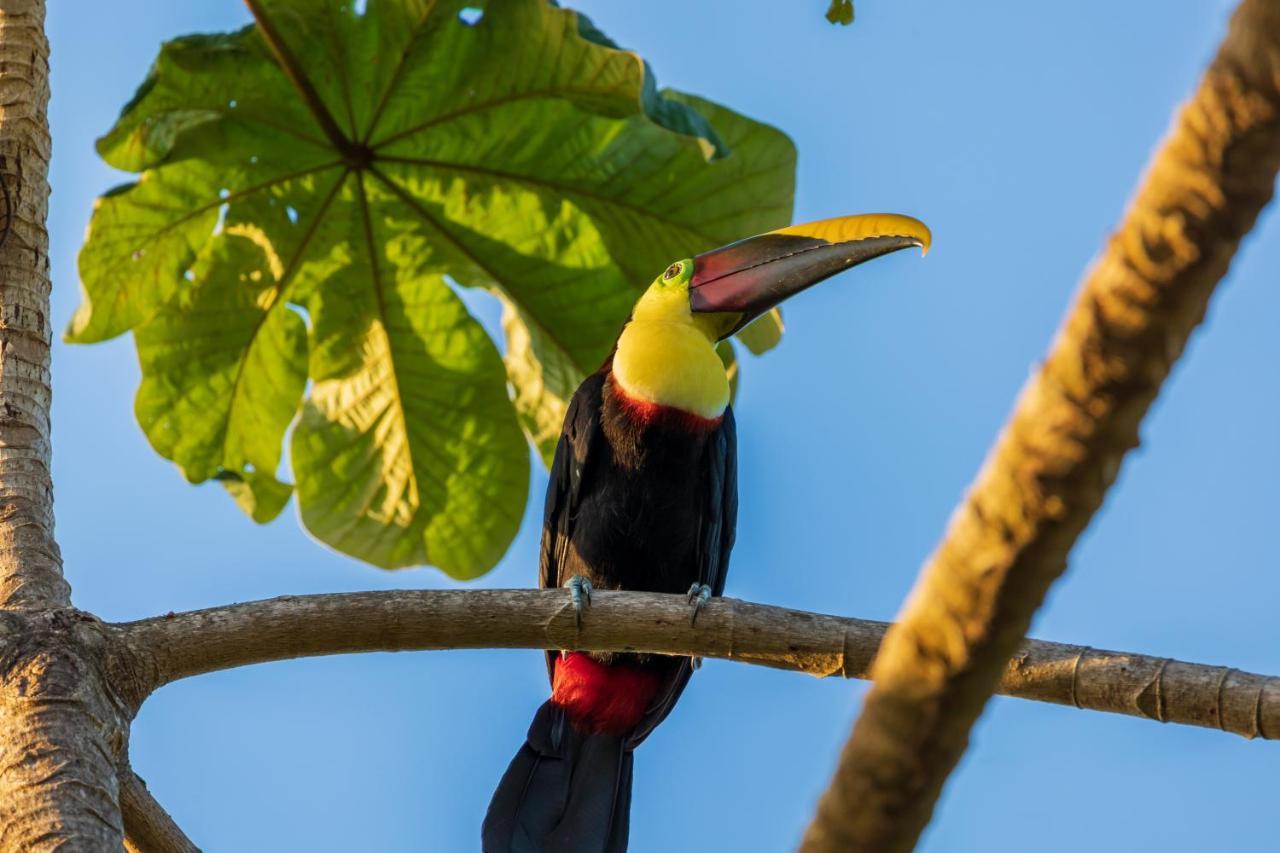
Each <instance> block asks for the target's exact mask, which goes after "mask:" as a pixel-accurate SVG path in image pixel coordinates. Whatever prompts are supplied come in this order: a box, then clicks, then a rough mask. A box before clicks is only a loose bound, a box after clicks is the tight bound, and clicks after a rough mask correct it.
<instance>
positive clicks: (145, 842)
mask: <svg viewBox="0 0 1280 853" xmlns="http://www.w3.org/2000/svg"><path fill="white" fill-rule="evenodd" d="M120 812H121V814H122V815H123V817H124V835H125V839H124V845H125V849H126V850H128V851H130V853H200V848H199V847H197V846H195V844H193V843H192V842H191V839H190V838H187V836H186V834H185V833H183V831H182V830H181V829H179V828H178V825H177V824H176V823H174V822H173V818H171V817H169V813H168V812H166V811H165V810H164V808H163V807H162V806H161V805H160V804H159V803H157V802H156V800H155V797H153V796H151V792H150V791H148V790H147V783H146V782H144V781H142V779H141V778H139V776H138V774H136V773H134V772H133V770H131V769H130V768H129V767H128V765H126V766H124V767H122V768H121V769H120Z"/></svg>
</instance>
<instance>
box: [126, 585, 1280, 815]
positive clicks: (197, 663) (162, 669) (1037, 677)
mask: <svg viewBox="0 0 1280 853" xmlns="http://www.w3.org/2000/svg"><path fill="white" fill-rule="evenodd" d="M888 627H889V626H888V625H887V624H886V623H884V622H872V621H868V620H864V619H846V618H841V617H838V616H824V615H822V614H818V613H806V612H804V611H799V610H787V609H785V608H781V607H769V606H767V605H762V604H750V603H748V602H745V601H738V600H737V599H733V598H717V599H713V600H712V601H711V602H710V604H708V605H707V608H706V609H705V610H704V611H703V612H702V613H701V614H700V615H699V616H698V624H697V627H696V628H695V627H693V626H691V625H690V624H689V606H688V603H687V602H686V600H685V597H684V596H679V595H661V594H657V593H637V592H606V591H600V592H596V593H594V594H593V595H592V605H591V609H590V610H589V611H587V613H586V614H585V616H584V619H583V625H582V629H581V630H580V631H579V630H578V629H577V627H576V625H575V620H574V616H573V610H572V607H571V606H570V603H569V595H568V593H567V592H566V591H564V590H476V591H467V592H461V591H443V592H442V591H400V592H361V593H344V594H336V595H310V596H301V597H286V598H274V599H270V600H268V601H254V602H249V603H246V604H233V605H230V606H227V607H215V608H211V609H209V610H197V611H194V612H190V613H178V614H170V615H167V616H161V617H158V618H155V619H146V620H143V621H141V622H130V623H126V624H122V625H113V626H109V627H108V631H109V632H110V634H111V635H112V637H113V640H114V643H115V648H116V652H115V654H116V655H117V656H119V657H120V658H122V659H123V660H124V661H126V663H123V664H121V665H118V666H116V667H114V669H115V670H116V671H118V672H121V673H127V674H128V677H129V678H131V679H132V680H133V686H132V687H131V689H132V690H133V691H134V693H135V695H136V696H138V697H139V701H141V697H143V696H145V695H146V694H147V693H149V692H151V691H152V690H155V689H156V688H158V687H160V686H161V685H164V684H167V683H169V682H171V681H175V680H177V679H180V678H187V677H190V676H193V675H200V674H202V673H205V672H212V671H214V670H218V669H226V668H229V667H235V666H244V665H246V664H253V663H262V662H265V661H272V660H283V659H287V658H297V657H306V656H312V655H326V654H340V653H349V652H370V651H410V650H424V649H461V648H534V649H541V648H552V649H583V650H589V651H643V652H658V653H667V654H695V655H698V656H700V657H715V658H723V659H725V660H736V661H741V662H744V663H753V664H759V665H763V666H770V667H776V668H779V669H790V670H796V671H799V672H807V673H809V674H810V675H816V676H820V677H821V676H833V675H834V676H842V677H844V678H866V677H867V673H868V671H869V670H870V667H871V661H872V659H873V658H874V657H875V654H876V650H877V649H878V648H879V645H880V641H881V638H882V637H883V636H884V633H885V630H886V629H887V628H888ZM999 692H1001V693H1004V694H1006V695H1009V696H1018V697H1022V698H1026V699H1036V700H1039V701H1042V702H1055V703H1058V704H1060V705H1075V706H1076V707H1078V708H1089V709H1092V710H1098V711H1111V712H1114V713H1118V714H1127V715H1129V716H1136V717H1146V718H1149V719H1153V720H1159V721H1161V722H1177V723H1185V724H1188V725H1195V726H1207V727H1210V728H1221V729H1223V730H1224V731H1230V732H1234V733H1235V734H1239V735H1243V736H1245V737H1280V678H1269V677H1266V676H1261V675H1253V674H1251V673H1246V672H1240V671H1238V670H1235V669H1231V668H1228V667H1213V666H1203V665H1200V664H1189V663H1181V662H1179V661H1174V660H1170V659H1168V658H1155V657H1148V656H1146V655H1132V654H1125V653H1123V652H1106V651H1098V650H1095V649H1090V648H1088V647H1086V646H1067V645H1061V644H1058V643H1045V642H1040V641H1038V640H1027V641H1026V642H1025V643H1023V646H1022V650H1021V651H1020V652H1019V654H1018V655H1017V656H1015V657H1014V658H1013V660H1012V661H1010V662H1009V664H1008V666H1007V667H1006V669H1005V673H1004V677H1003V679H1002V680H1001V682H1000V686H999ZM126 825H128V811H127V810H126ZM130 834H132V830H130Z"/></svg>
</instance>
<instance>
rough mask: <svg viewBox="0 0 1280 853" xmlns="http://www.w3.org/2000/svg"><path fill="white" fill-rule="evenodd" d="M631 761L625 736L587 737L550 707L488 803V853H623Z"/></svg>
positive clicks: (531, 728)
mask: <svg viewBox="0 0 1280 853" xmlns="http://www.w3.org/2000/svg"><path fill="white" fill-rule="evenodd" d="M631 758H632V756H631V749H630V746H629V745H628V743H627V736H626V735H621V736H619V735H612V734H583V733H581V732H579V731H577V730H575V729H574V727H573V726H571V725H570V724H569V722H568V720H566V719H565V713H564V711H563V710H561V709H560V708H558V707H556V706H555V705H553V704H551V702H547V703H545V704H544V705H543V706H542V707H541V708H539V709H538V713H537V715H536V716H535V717H534V718H533V725H531V726H529V736H528V739H527V740H526V741H525V743H524V745H523V746H521V747H520V751H519V752H517V753H516V757H515V758H513V759H512V760H511V766H510V767H508V768H507V772H506V773H504V774H503V776H502V781H500V782H499V783H498V790H497V791H495V792H494V794H493V800H492V801H490V803H489V812H488V814H486V815H485V818H484V829H483V831H482V838H483V845H484V853H624V851H626V849H627V831H628V828H629V824H630V813H631Z"/></svg>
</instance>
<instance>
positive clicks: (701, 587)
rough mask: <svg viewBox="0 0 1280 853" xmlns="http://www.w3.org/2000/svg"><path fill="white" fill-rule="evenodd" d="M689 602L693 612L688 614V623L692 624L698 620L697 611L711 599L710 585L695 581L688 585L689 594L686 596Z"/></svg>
mask: <svg viewBox="0 0 1280 853" xmlns="http://www.w3.org/2000/svg"><path fill="white" fill-rule="evenodd" d="M687 597H688V600H689V604H691V605H692V606H693V613H692V614H690V615H689V624H690V625H693V624H695V623H696V622H697V621H698V612H699V611H701V610H702V608H704V607H706V606H707V602H708V601H710V600H711V587H709V586H707V585H706V584H705V583H695V584H694V585H693V586H691V587H689V595H688V596H687Z"/></svg>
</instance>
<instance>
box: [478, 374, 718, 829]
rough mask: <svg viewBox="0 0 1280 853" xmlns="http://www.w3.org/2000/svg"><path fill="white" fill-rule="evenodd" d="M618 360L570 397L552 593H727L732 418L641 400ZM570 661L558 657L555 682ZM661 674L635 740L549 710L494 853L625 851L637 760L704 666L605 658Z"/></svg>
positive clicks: (503, 791) (557, 465) (519, 769)
mask: <svg viewBox="0 0 1280 853" xmlns="http://www.w3.org/2000/svg"><path fill="white" fill-rule="evenodd" d="M610 367H611V362H609V361H607V362H606V363H605V365H604V366H603V367H601V369H600V370H599V371H598V372H597V373H595V374H593V375H592V376H590V377H588V378H587V379H586V380H585V381H584V382H583V383H582V385H581V386H579V388H578V390H577V392H576V393H575V394H574V396H573V399H572V400H571V401H570V405H569V408H568V412H567V414H566V416H565V423H564V428H563V431H562V434H561V437H560V442H559V445H558V446H557V448H556V454H555V461H554V462H553V464H552V468H551V481H550V483H549V485H548V489H547V501H546V511H545V514H544V517H543V531H542V549H541V557H540V565H541V572H540V577H539V583H540V586H543V587H560V586H564V585H565V584H566V583H567V582H568V581H569V579H570V578H572V577H574V576H581V577H585V578H587V579H588V580H590V581H591V583H592V585H593V586H594V587H595V588H596V589H628V590H643V591H650V592H670V593H685V592H687V591H688V590H689V588H690V586H691V585H693V584H695V583H697V584H706V585H708V586H709V587H711V590H712V594H714V595H720V594H721V593H722V592H723V590H724V582H725V575H726V572H727V570H728V566H729V552H730V550H731V549H732V547H733V539H734V530H735V527H736V523H737V504H738V496H737V460H736V456H737V447H736V444H737V439H736V433H735V428H734V420H733V412H732V409H730V408H726V409H725V412H724V414H723V416H722V417H721V418H719V419H718V420H717V421H708V420H704V419H701V418H697V417H696V416H692V415H689V414H688V413H685V412H681V411H678V410H674V409H666V408H663V407H660V406H654V405H653V404H639V405H637V404H634V403H633V402H632V401H629V400H628V399H627V398H626V397H625V396H624V395H623V394H622V393H621V392H620V391H619V390H618V389H617V388H615V387H614V385H613V379H612V375H611V372H610ZM557 654H558V653H555V652H550V653H548V655H547V666H548V672H549V674H551V676H552V678H553V680H554V673H555V665H556V659H557ZM592 657H593V658H595V659H596V660H598V661H601V662H603V663H606V664H609V665H610V666H625V667H631V668H635V669H639V670H644V671H646V672H651V673H654V674H656V675H657V676H658V677H659V679H660V687H659V689H658V690H657V692H656V695H655V698H654V699H653V700H652V702H651V703H650V704H649V706H648V707H647V708H646V709H645V711H644V714H643V716H642V718H641V719H640V721H639V722H638V723H637V724H636V725H635V726H634V727H633V728H631V729H630V730H629V731H627V732H625V733H623V734H618V733H608V734H606V733H599V732H580V731H578V730H576V729H575V728H574V725H573V723H572V721H571V720H569V719H567V716H566V714H565V712H564V711H563V710H562V709H561V708H560V707H558V706H557V705H555V704H553V703H552V702H548V703H546V704H544V705H543V706H542V708H540V709H539V711H538V714H537V716H536V717H535V719H534V722H533V724H532V726H531V727H530V730H529V735H528V738H527V741H526V743H525V744H524V746H523V747H522V748H521V750H520V752H519V753H518V754H517V755H516V757H515V759H514V760H513V761H512V763H511V766H510V767H509V768H508V770H507V773H506V774H505V775H504V776H503V779H502V781H501V782H500V783H499V786H498V790H497V793H495V795H494V798H493V801H492V803H491V804H490V807H489V813H488V815H487V816H486V818H485V825H484V832H483V840H484V849H485V850H486V851H488V853H506V851H521V853H525V851H528V853H533V852H534V851H542V853H551V851H557V853H560V852H561V851H564V853H568V852H569V851H572V853H588V851H591V853H620V851H624V850H625V849H626V844H627V821H628V814H629V808H630V799H631V762H632V756H631V751H632V750H633V749H634V748H635V747H636V746H637V745H638V744H640V743H641V742H642V741H643V740H644V739H645V738H646V737H647V736H648V735H649V734H650V732H652V731H653V729H654V727H655V726H657V725H658V724H659V723H660V722H662V720H663V718H665V717H666V715H667V714H668V713H670V711H671V709H672V707H673V706H674V705H675V703H676V701H677V700H678V699H679V698H680V694H681V693H682V692H683V690H684V688H685V685H686V684H687V683H688V680H689V676H690V674H691V673H692V670H693V661H692V659H690V658H686V657H668V656H663V655H635V654H597V655H592Z"/></svg>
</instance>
